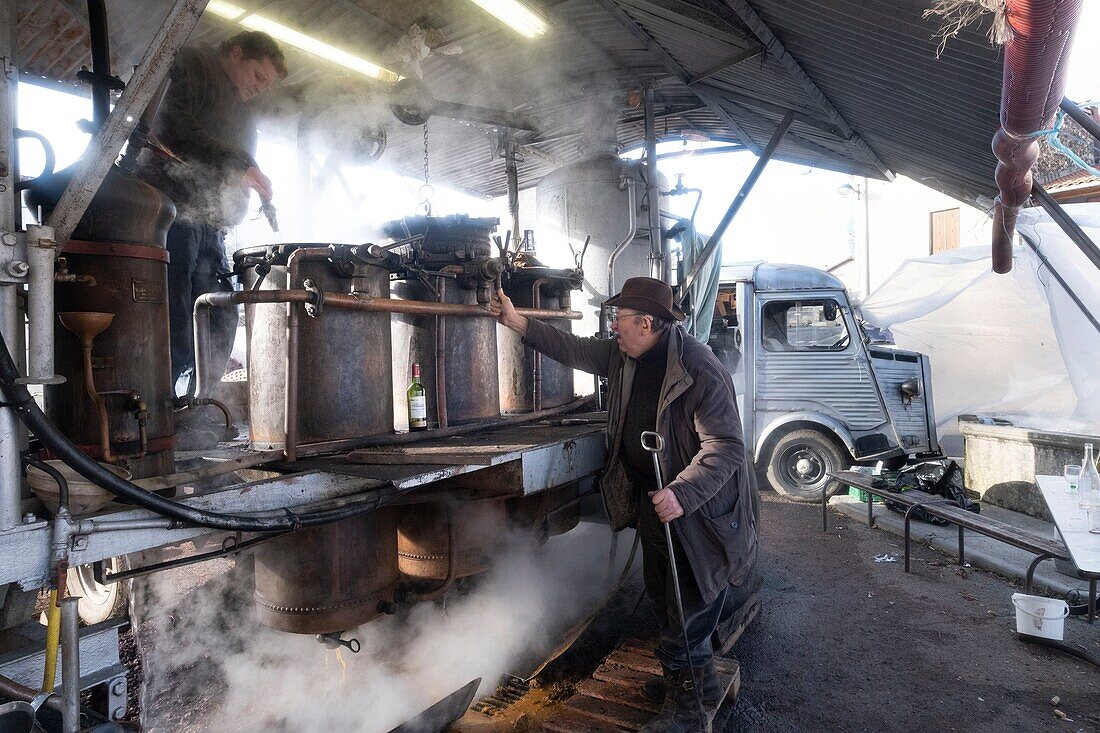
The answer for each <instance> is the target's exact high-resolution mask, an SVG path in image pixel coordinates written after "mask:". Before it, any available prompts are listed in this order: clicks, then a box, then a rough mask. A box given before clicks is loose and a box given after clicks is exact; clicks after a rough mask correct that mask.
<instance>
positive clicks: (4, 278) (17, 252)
mask: <svg viewBox="0 0 1100 733" xmlns="http://www.w3.org/2000/svg"><path fill="white" fill-rule="evenodd" d="M29 271H30V265H28V264H27V235H26V234H24V233H23V232H4V233H3V234H0V284H4V285H22V284H23V283H25V282H27V273H28V272H29Z"/></svg>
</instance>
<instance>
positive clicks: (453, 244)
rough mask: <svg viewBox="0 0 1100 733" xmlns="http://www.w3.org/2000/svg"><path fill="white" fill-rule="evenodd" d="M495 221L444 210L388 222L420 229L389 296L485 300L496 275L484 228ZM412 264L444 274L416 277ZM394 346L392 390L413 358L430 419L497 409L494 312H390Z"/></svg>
mask: <svg viewBox="0 0 1100 733" xmlns="http://www.w3.org/2000/svg"><path fill="white" fill-rule="evenodd" d="M497 221H498V220H496V219H470V218H468V217H464V216H448V217H437V218H432V217H416V218H410V219H402V220H400V221H396V222H390V223H389V224H387V225H386V233H387V234H389V235H390V236H393V237H395V238H400V237H404V236H408V235H409V234H410V233H411V234H413V235H417V234H422V235H423V236H424V238H423V241H422V242H421V243H420V244H418V245H417V247H418V249H417V250H416V252H415V253H414V255H413V256H412V257H411V260H410V265H411V267H410V269H409V270H408V271H407V272H406V275H407V279H405V280H403V281H398V282H395V283H394V285H393V294H394V297H397V298H402V299H405V300H422V301H438V300H442V301H443V302H445V303H460V304H464V305H476V304H479V303H481V304H486V303H487V302H488V300H489V297H490V296H491V292H492V287H494V284H493V281H494V280H495V278H496V274H495V272H493V271H492V270H489V272H488V273H486V270H487V269H488V266H495V265H497V264H498V262H499V261H498V260H496V259H495V258H493V257H492V256H491V254H492V252H491V249H490V245H489V234H490V232H492V231H493V229H495V227H496V225H497ZM413 268H419V269H413ZM418 271H427V272H429V273H439V272H444V273H446V275H445V276H440V275H430V274H429V275H425V276H424V277H423V279H421V278H420V277H418V276H417V275H416V272H418ZM487 274H488V275H491V277H487ZM440 326H442V328H440ZM441 331H442V333H441ZM393 352H394V353H393V368H394V390H395V392H396V393H397V394H403V393H404V390H405V387H406V386H407V385H408V383H409V378H410V375H411V374H412V365H413V364H414V363H417V362H419V364H420V373H421V381H422V383H423V385H424V389H425V391H426V393H427V394H426V396H427V409H428V424H429V426H431V427H438V426H439V425H440V424H441V423H446V424H447V425H462V424H465V423H471V422H477V421H478V420H484V419H486V418H494V417H498V416H499V415H500V395H499V393H498V390H497V379H498V377H497V327H496V321H494V320H493V319H491V318H448V317H442V316H410V315H403V314H395V315H394V317H393ZM441 375H442V377H443V380H444V387H445V389H444V392H445V393H446V400H445V402H444V405H443V409H442V410H440V406H439V404H438V400H437V394H438V392H439V389H438V388H439V385H438V381H439V377H440V376H441ZM402 403H403V400H402ZM403 412H404V411H403V410H399V413H400V414H398V415H397V416H396V417H395V421H396V422H397V424H398V426H399V427H401V423H402V420H403V419H405V416H404V414H403Z"/></svg>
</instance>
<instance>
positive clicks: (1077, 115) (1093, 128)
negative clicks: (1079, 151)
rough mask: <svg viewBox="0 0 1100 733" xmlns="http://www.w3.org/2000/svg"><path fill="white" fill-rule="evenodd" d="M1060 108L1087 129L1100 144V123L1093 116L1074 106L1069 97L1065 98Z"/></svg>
mask: <svg viewBox="0 0 1100 733" xmlns="http://www.w3.org/2000/svg"><path fill="white" fill-rule="evenodd" d="M1059 106H1060V107H1061V108H1062V110H1063V111H1064V112H1065V113H1066V114H1067V115H1069V116H1070V118H1071V119H1072V120H1073V121H1074V122H1076V123H1077V124H1078V125H1080V126H1081V127H1083V128H1085V130H1086V131H1088V133H1089V134H1090V135H1092V136H1093V137H1094V138H1096V141H1097V142H1100V122H1097V121H1096V120H1095V119H1093V117H1092V115H1090V114H1089V113H1088V112H1086V111H1085V110H1083V109H1081V108H1080V107H1078V106H1077V105H1076V104H1074V103H1073V101H1072V100H1071V99H1070V98H1069V97H1063V98H1062V104H1061V105H1059Z"/></svg>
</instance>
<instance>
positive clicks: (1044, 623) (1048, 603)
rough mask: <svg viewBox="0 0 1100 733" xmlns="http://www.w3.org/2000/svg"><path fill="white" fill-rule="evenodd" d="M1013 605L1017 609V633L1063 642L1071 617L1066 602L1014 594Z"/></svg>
mask: <svg viewBox="0 0 1100 733" xmlns="http://www.w3.org/2000/svg"><path fill="white" fill-rule="evenodd" d="M1012 605H1013V606H1015V607H1016V633H1019V634H1028V635H1030V636H1041V637H1043V638H1044V639H1057V640H1058V641H1061V640H1062V636H1063V635H1064V634H1065V627H1066V616H1068V615H1069V604H1067V603H1066V602H1065V601H1062V600H1059V599H1057V598H1043V597H1042V596H1029V595H1027V594H1026V593H1013V594H1012Z"/></svg>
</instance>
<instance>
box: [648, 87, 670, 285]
mask: <svg viewBox="0 0 1100 733" xmlns="http://www.w3.org/2000/svg"><path fill="white" fill-rule="evenodd" d="M653 93H654V90H653V86H652V85H649V84H647V85H646V87H645V109H644V112H645V181H646V183H645V192H646V199H645V200H646V211H647V212H648V213H649V256H650V257H652V258H653V266H652V267H650V274H651V275H653V277H656V278H659V279H661V280H663V281H664V282H666V283H669V284H671V283H672V268H671V263H670V262H669V258H668V257H665V252H664V242H663V241H662V239H663V238H662V237H661V190H660V187H659V186H658V185H657V126H656V125H655V124H654V120H653Z"/></svg>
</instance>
